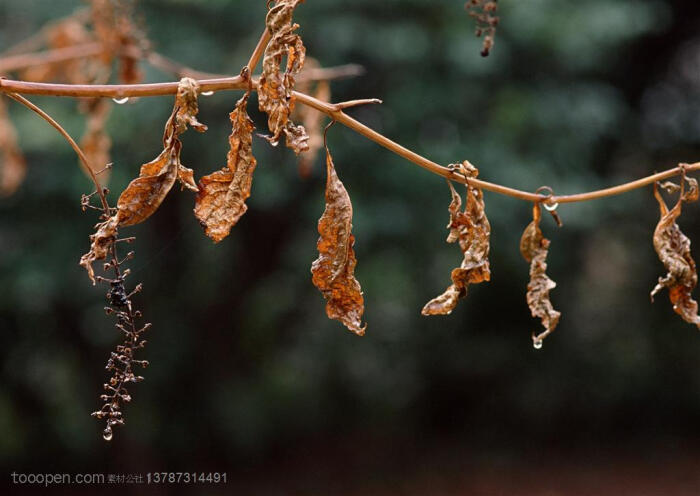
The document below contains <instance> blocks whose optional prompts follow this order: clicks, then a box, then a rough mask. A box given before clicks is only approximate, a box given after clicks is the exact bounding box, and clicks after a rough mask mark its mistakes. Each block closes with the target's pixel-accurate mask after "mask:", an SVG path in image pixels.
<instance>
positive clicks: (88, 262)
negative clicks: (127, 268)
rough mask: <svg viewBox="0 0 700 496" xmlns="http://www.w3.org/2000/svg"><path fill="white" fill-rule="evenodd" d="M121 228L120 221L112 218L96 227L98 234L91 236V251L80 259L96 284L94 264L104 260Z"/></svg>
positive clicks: (114, 217) (115, 217)
mask: <svg viewBox="0 0 700 496" xmlns="http://www.w3.org/2000/svg"><path fill="white" fill-rule="evenodd" d="M118 227H119V219H118V218H117V216H116V215H115V216H112V217H110V218H108V219H107V220H105V221H104V222H100V223H99V224H97V225H96V226H95V229H96V232H95V234H92V235H91V236H90V241H91V244H90V251H89V252H88V253H86V254H85V255H83V256H82V257H81V258H80V265H81V266H82V267H84V268H85V270H87V273H88V277H90V280H91V281H92V284H95V282H96V281H95V271H94V270H93V268H92V264H93V262H95V261H97V260H104V259H105V258H106V257H107V255H108V252H109V249H110V248H111V246H112V243H113V242H114V240H115V238H116V236H117V228H118Z"/></svg>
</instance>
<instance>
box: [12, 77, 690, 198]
mask: <svg viewBox="0 0 700 496" xmlns="http://www.w3.org/2000/svg"><path fill="white" fill-rule="evenodd" d="M199 85H200V91H201V92H205V91H222V90H241V89H247V87H248V84H247V82H246V81H245V80H244V78H242V77H241V76H235V77H229V78H215V79H203V80H200V81H199ZM177 87H178V83H177V82H171V83H150V84H115V85H109V84H102V85H77V84H76V85H73V84H53V83H32V82H28V81H16V80H11V79H0V91H2V92H6V93H24V94H34V95H53V96H70V97H111V98H124V97H144V96H162V95H173V94H175V93H177ZM253 88H257V81H256V80H253ZM293 95H294V98H295V99H296V101H297V102H299V103H301V104H304V105H308V106H309V107H312V108H314V109H316V110H318V111H319V112H323V113H324V114H326V115H328V116H329V117H331V118H332V119H334V120H336V121H338V122H340V123H341V124H343V125H344V126H346V127H348V128H350V129H352V130H353V131H355V132H357V133H359V134H361V135H362V136H364V137H366V138H368V139H370V140H372V141H374V142H375V143H377V144H379V145H381V146H383V147H384V148H386V149H388V150H389V151H391V152H393V153H395V154H397V155H399V156H401V157H403V158H405V159H406V160H408V161H410V162H413V163H414V164H416V165H419V166H421V167H423V168H424V169H426V170H428V171H430V172H432V173H433V174H437V175H439V176H442V177H445V178H447V179H450V180H452V181H455V182H459V183H462V184H472V185H474V186H477V187H479V188H482V189H485V190H487V191H491V192H493V193H498V194H502V195H505V196H510V197H513V198H518V199H520V200H525V201H528V202H544V201H548V202H551V203H574V202H583V201H589V200H595V199H599V198H605V197H608V196H615V195H619V194H622V193H627V192H628V191H632V190H634V189H638V188H642V187H644V186H648V185H650V184H653V183H654V182H655V181H660V180H663V179H668V178H670V177H673V176H677V175H679V174H680V173H681V167H674V168H672V169H668V170H666V171H663V172H660V173H658V174H653V175H650V176H647V177H644V178H642V179H638V180H636V181H631V182H628V183H624V184H621V185H618V186H614V187H611V188H605V189H601V190H597V191H590V192H587V193H578V194H573V195H561V196H545V195H539V194H535V193H530V192H528V191H522V190H518V189H515V188H510V187H508V186H503V185H501V184H495V183H490V182H488V181H483V180H481V179H472V178H469V179H467V178H465V177H464V176H463V175H461V174H459V173H458V172H457V171H454V170H452V169H450V168H447V167H443V166H441V165H440V164H437V163H435V162H433V161H432V160H429V159H427V158H425V157H423V156H422V155H419V154H418V153H416V152H414V151H412V150H409V149H408V148H406V147H404V146H402V145H400V144H398V143H396V142H395V141H392V140H391V139H389V138H387V137H386V136H384V135H382V134H380V133H378V132H377V131H375V130H374V129H372V128H370V127H368V126H365V125H364V124H362V123H361V122H359V121H357V120H355V119H353V118H352V117H350V116H349V115H347V114H345V113H344V112H343V111H342V110H338V109H337V108H336V107H335V105H334V104H332V103H327V102H323V101H321V100H318V99H316V98H314V97H312V96H310V95H306V94H304V93H300V92H298V91H294V92H293ZM685 170H686V171H687V172H691V171H697V170H700V162H697V163H694V164H689V165H687V166H685Z"/></svg>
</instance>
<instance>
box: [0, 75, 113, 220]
mask: <svg viewBox="0 0 700 496" xmlns="http://www.w3.org/2000/svg"><path fill="white" fill-rule="evenodd" d="M0 82H2V79H0ZM7 96H8V97H9V98H12V99H13V100H15V101H16V102H19V103H21V104H22V105H24V106H25V107H27V108H29V109H30V110H33V111H34V112H36V113H37V114H39V116H41V118H42V119H44V120H45V121H46V122H48V123H49V124H51V125H52V126H53V127H54V128H55V129H56V131H58V132H59V133H60V134H61V136H63V137H64V138H65V139H66V141H67V142H68V144H70V146H71V147H72V148H73V150H75V153H77V154H78V158H79V159H80V163H81V164H82V166H83V169H84V171H85V173H86V174H87V175H88V176H89V177H90V179H92V182H93V183H94V184H95V191H97V195H98V196H99V197H100V202H101V203H102V207H103V210H104V211H105V212H109V204H108V203H107V198H105V193H104V190H103V189H102V186H100V182H99V181H98V180H97V176H96V175H95V173H94V172H93V170H92V167H90V163H89V162H88V159H87V157H86V156H85V154H84V153H83V151H82V150H81V149H80V147H79V146H78V144H77V143H76V142H75V140H74V139H73V138H71V135H70V134H68V132H67V131H66V130H65V129H63V127H62V126H61V125H60V124H59V123H58V122H56V121H55V120H54V119H53V117H51V116H50V115H49V114H47V113H46V112H44V111H43V110H41V109H40V108H39V107H37V106H36V105H34V104H33V103H32V102H30V101H29V100H27V99H26V98H24V97H23V96H21V95H17V94H15V93H7Z"/></svg>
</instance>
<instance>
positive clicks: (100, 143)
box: [80, 98, 112, 185]
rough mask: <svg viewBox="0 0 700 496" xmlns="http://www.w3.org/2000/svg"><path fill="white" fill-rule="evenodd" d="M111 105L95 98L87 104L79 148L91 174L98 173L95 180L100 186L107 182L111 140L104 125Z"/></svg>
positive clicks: (107, 101) (106, 101)
mask: <svg viewBox="0 0 700 496" xmlns="http://www.w3.org/2000/svg"><path fill="white" fill-rule="evenodd" d="M111 108H112V104H111V103H110V101H109V100H107V99H104V98H96V99H92V100H90V101H88V102H87V109H86V112H87V121H86V125H85V133H84V134H83V137H82V138H81V139H80V148H81V149H82V150H83V153H85V156H86V157H87V159H88V163H89V164H90V167H92V168H93V172H95V173H96V174H97V173H99V175H98V176H97V178H98V179H99V181H100V184H102V185H104V184H107V182H108V181H109V169H106V167H107V164H109V162H110V160H109V150H110V148H111V147H112V140H111V139H110V137H109V135H108V134H107V133H106V132H105V124H106V123H107V118H108V117H109V112H110V110H111Z"/></svg>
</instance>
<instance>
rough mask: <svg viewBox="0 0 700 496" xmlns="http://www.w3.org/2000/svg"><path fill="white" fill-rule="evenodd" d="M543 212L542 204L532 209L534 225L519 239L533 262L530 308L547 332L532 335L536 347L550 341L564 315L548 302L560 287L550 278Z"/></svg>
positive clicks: (528, 302)
mask: <svg viewBox="0 0 700 496" xmlns="http://www.w3.org/2000/svg"><path fill="white" fill-rule="evenodd" d="M541 218H542V210H541V209H540V204H539V203H535V205H534V207H533V209H532V222H530V224H528V226H527V227H526V228H525V231H524V232H523V235H522V237H521V238H520V253H521V254H522V256H523V258H524V259H525V260H526V261H528V262H530V282H529V283H528V285H527V304H528V306H529V307H530V312H531V313H532V316H533V317H535V318H539V319H540V320H541V322H542V326H543V327H544V328H545V331H544V332H541V333H540V334H535V333H533V334H532V340H533V343H534V345H535V346H536V347H540V346H541V345H542V340H543V339H544V338H545V337H547V336H548V335H549V334H550V333H552V331H554V329H555V328H556V327H557V324H558V323H559V318H560V317H561V313H560V312H558V311H556V310H554V307H553V306H552V302H551V301H550V299H549V292H550V291H551V290H552V289H554V288H555V287H556V286H557V284H556V283H555V282H554V281H552V280H551V279H550V278H549V277H548V276H547V273H546V272H547V253H548V251H549V240H548V239H547V238H545V237H544V236H543V235H542V230H541V229H540V219H541Z"/></svg>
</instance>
